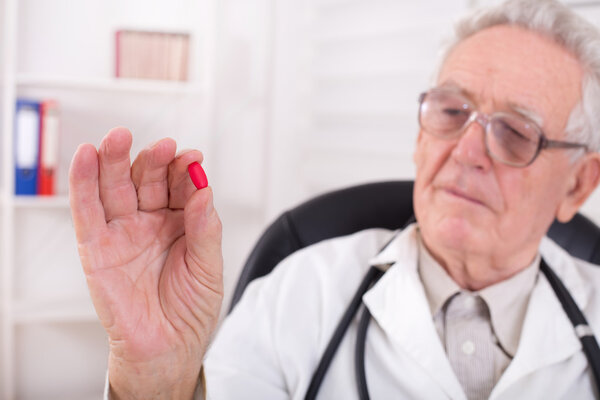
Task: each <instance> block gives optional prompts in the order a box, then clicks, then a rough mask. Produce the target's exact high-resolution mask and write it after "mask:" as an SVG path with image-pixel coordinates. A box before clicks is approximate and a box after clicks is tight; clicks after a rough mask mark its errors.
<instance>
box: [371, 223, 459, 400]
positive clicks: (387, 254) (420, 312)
mask: <svg viewBox="0 0 600 400" xmlns="http://www.w3.org/2000/svg"><path fill="white" fill-rule="evenodd" d="M416 235H417V232H416V226H415V225H413V226H411V227H409V228H406V229H405V230H404V232H402V233H401V234H400V235H399V236H398V237H397V238H396V239H395V240H394V241H393V242H392V243H391V244H390V245H389V246H388V247H387V248H386V250H385V251H384V252H382V253H381V254H380V255H379V256H378V257H376V259H374V260H373V262H374V263H386V262H393V261H395V264H394V265H393V266H392V267H391V268H390V270H389V271H388V272H387V273H386V274H385V275H384V276H383V277H382V278H381V280H380V281H379V282H378V283H377V284H376V285H375V286H374V287H373V288H372V289H371V290H370V291H369V292H367V293H366V294H365V296H364V297H363V300H364V302H365V303H366V305H367V307H368V308H369V311H370V312H371V314H372V315H373V318H374V319H375V321H376V322H377V323H378V324H379V325H380V327H381V328H382V329H383V331H384V332H385V333H386V334H387V335H388V336H389V338H390V341H391V342H392V343H393V346H394V347H395V350H396V352H397V353H405V354H407V355H408V356H409V357H411V358H413V359H414V361H415V362H416V363H417V364H418V365H420V366H421V367H422V368H423V370H424V372H425V373H426V374H427V375H428V376H429V377H430V378H431V380H432V381H434V382H435V383H437V384H438V385H439V386H441V388H442V390H443V391H444V392H445V393H447V395H448V397H450V398H452V399H466V397H465V394H464V392H463V390H462V387H461V385H460V382H459V381H458V379H457V378H456V375H455V374H454V372H453V370H452V367H451V366H450V362H449V361H448V358H447V356H446V353H445V351H444V348H443V346H442V343H441V341H440V339H439V336H438V334H437V331H436V330H435V326H434V324H433V318H432V317H431V311H430V309H429V306H428V304H427V299H426V296H425V292H424V289H423V285H422V283H421V280H420V278H419V275H418V272H417V261H418V260H417V257H418V247H417V246H418V245H417V237H416ZM397 374H398V380H399V381H402V371H397Z"/></svg>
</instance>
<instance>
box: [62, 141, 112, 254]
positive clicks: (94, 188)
mask: <svg viewBox="0 0 600 400" xmlns="http://www.w3.org/2000/svg"><path fill="white" fill-rule="evenodd" d="M69 202H70V205H71V215H72V217H73V224H74V225H75V235H76V236H77V242H79V243H83V242H86V241H88V240H89V239H90V238H93V237H95V236H97V235H98V234H99V232H100V231H101V230H103V229H105V228H106V219H105V216H104V208H103V206H102V202H101V201H100V193H99V188H98V152H97V151H96V148H95V147H94V146H93V145H91V144H82V145H80V146H79V147H78V148H77V151H75V154H74V155H73V160H72V161H71V167H70V169H69Z"/></svg>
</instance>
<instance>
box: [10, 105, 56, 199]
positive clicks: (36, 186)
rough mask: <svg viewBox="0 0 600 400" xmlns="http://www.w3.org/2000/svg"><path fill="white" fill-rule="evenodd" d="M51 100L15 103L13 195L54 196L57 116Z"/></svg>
mask: <svg viewBox="0 0 600 400" xmlns="http://www.w3.org/2000/svg"><path fill="white" fill-rule="evenodd" d="M58 111H59V110H58V103H57V102H56V101H54V100H44V101H36V100H29V99H18V100H17V104H16V115H15V194H17V195H36V194H37V195H53V194H55V181H56V177H55V175H56V169H57V167H58V135H59V112H58Z"/></svg>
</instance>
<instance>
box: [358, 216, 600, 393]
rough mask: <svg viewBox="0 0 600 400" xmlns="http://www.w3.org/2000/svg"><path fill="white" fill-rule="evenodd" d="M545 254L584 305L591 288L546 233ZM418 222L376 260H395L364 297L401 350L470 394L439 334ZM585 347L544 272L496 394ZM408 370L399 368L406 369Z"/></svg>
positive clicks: (444, 383)
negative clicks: (423, 274)
mask: <svg viewBox="0 0 600 400" xmlns="http://www.w3.org/2000/svg"><path fill="white" fill-rule="evenodd" d="M540 253H541V254H542V257H544V259H545V260H546V262H547V263H548V265H550V267H551V268H552V269H553V270H554V271H555V272H556V274H557V275H558V276H559V277H560V278H561V280H562V281H563V283H564V285H565V286H566V287H567V289H568V290H569V291H570V293H571V295H572V296H573V297H574V299H575V301H576V302H577V304H578V306H579V307H580V308H581V309H584V308H585V306H586V305H587V302H588V300H589V296H590V292H591V288H590V287H589V285H588V284H586V282H585V281H584V280H583V278H582V277H581V276H580V274H579V272H578V270H577V267H576V266H575V264H574V262H573V259H572V258H571V257H570V256H569V255H568V254H567V253H566V252H565V251H564V250H563V249H561V248H560V247H559V246H558V245H557V244H555V243H554V242H552V241H551V240H550V239H548V238H544V239H543V240H542V243H541V245H540ZM417 261H418V245H417V229H416V225H414V224H413V225H411V226H409V227H407V228H406V229H404V230H403V231H402V232H400V233H399V234H398V235H396V237H395V238H394V239H393V240H392V241H391V242H390V244H389V245H388V246H387V247H386V248H385V249H384V250H383V251H382V252H380V254H378V255H377V256H375V257H374V258H372V259H371V262H372V264H371V265H380V264H388V263H392V262H395V264H394V265H393V266H392V267H391V268H390V269H389V270H388V272H387V273H386V274H385V275H384V276H383V277H382V278H381V279H380V280H379V282H378V283H377V284H376V285H375V286H374V287H373V288H371V290H369V291H368V292H367V293H366V294H365V295H364V296H363V301H364V302H365V304H366V305H367V307H368V308H369V311H370V312H371V314H372V315H373V318H374V319H375V321H376V322H377V323H378V324H379V325H380V327H381V328H382V329H383V330H384V331H385V332H386V333H387V334H388V335H389V337H390V341H391V342H392V343H393V344H394V347H395V348H396V349H397V351H399V352H404V353H407V354H409V355H410V356H411V357H412V358H413V359H414V360H415V362H417V363H418V364H419V365H420V366H421V367H422V368H423V369H424V371H425V372H426V373H427V374H428V375H429V376H430V377H431V379H432V380H433V381H435V382H436V383H437V384H438V385H440V387H441V388H442V389H443V390H444V392H445V393H447V394H448V397H450V398H452V399H465V398H466V396H465V394H464V392H463V390H462V387H461V385H460V382H459V381H458V379H457V378H456V375H455V374H454V371H453V370H452V367H451V365H450V362H449V361H448V357H447V356H446V353H445V351H444V348H443V346H442V343H441V341H440V339H439V336H438V335H437V332H436V330H435V326H434V324H433V319H432V317H431V311H430V309H429V305H428V303H427V298H426V295H425V292H424V289H423V285H422V283H421V281H420V278H419V275H418V271H417ZM580 350H581V344H580V342H579V339H578V338H577V336H576V335H575V333H574V331H573V326H572V325H571V323H570V321H569V319H568V317H567V316H566V314H565V312H564V310H563V309H562V306H561V304H560V302H559V300H558V298H557V297H556V295H555V294H554V291H553V290H552V288H551V287H550V284H549V283H548V281H547V280H546V278H545V277H544V276H543V274H541V273H540V274H538V277H537V280H536V283H535V285H534V288H533V291H532V293H531V298H530V301H529V305H528V308H527V314H526V316H525V321H524V323H523V331H522V332H521V337H520V340H519V347H518V349H517V353H516V355H515V357H514V359H513V361H512V362H511V364H510V365H509V366H508V368H507V369H506V371H505V372H504V374H503V375H502V377H501V378H500V380H499V381H498V383H497V384H496V386H495V387H494V389H493V391H492V393H491V396H490V399H494V398H498V397H499V396H500V395H501V394H502V392H504V391H505V390H506V389H507V388H509V387H510V386H511V385H512V384H514V383H515V382H517V381H518V380H520V379H523V378H525V377H526V376H527V375H528V374H530V373H531V372H532V371H535V370H538V369H540V368H543V367H545V366H548V365H551V364H554V363H558V362H561V361H563V360H565V359H567V358H569V357H570V356H572V355H573V354H575V353H577V352H578V351H580ZM401 373H402V371H398V374H401Z"/></svg>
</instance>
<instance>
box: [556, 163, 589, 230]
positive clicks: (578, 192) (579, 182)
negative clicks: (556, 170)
mask: <svg viewBox="0 0 600 400" xmlns="http://www.w3.org/2000/svg"><path fill="white" fill-rule="evenodd" d="M569 179H570V181H569V187H568V192H567V194H566V196H565V198H564V199H563V200H562V202H561V203H560V204H559V206H558V212H557V213H556V218H557V219H558V220H559V221H560V222H568V221H570V220H571V218H573V216H574V215H575V213H577V210H579V208H580V207H581V206H582V205H583V203H584V202H585V200H586V199H587V198H588V197H589V196H590V194H592V192H593V191H594V189H595V188H596V186H598V183H599V182H600V154H599V153H588V154H585V155H584V156H583V159H582V160H581V161H579V162H578V165H577V166H576V167H575V171H574V172H573V175H572V176H571V177H570V178H569Z"/></svg>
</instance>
